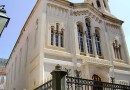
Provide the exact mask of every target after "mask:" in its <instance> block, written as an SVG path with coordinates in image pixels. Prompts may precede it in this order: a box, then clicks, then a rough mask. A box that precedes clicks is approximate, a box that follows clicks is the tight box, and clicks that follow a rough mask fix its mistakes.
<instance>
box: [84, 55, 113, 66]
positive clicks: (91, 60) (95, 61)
mask: <svg viewBox="0 0 130 90" xmlns="http://www.w3.org/2000/svg"><path fill="white" fill-rule="evenodd" d="M87 63H91V64H95V65H102V66H105V67H111V66H112V64H111V62H110V61H109V60H105V59H99V58H95V57H94V58H93V57H84V59H83V64H87Z"/></svg>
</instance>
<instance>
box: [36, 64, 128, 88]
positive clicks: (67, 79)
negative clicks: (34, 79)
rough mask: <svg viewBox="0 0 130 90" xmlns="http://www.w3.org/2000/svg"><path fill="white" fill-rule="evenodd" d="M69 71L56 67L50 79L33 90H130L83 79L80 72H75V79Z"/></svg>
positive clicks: (122, 86) (118, 85)
mask: <svg viewBox="0 0 130 90" xmlns="http://www.w3.org/2000/svg"><path fill="white" fill-rule="evenodd" d="M68 72H69V70H67V71H64V70H62V68H61V67H60V66H59V65H57V66H56V68H55V70H53V71H52V72H51V75H52V79H51V80H49V81H48V82H46V83H45V84H43V85H41V86H39V87H38V88H36V89H34V90H130V86H126V85H120V84H115V83H114V78H112V83H107V82H100V81H95V80H88V79H83V78H81V77H80V76H81V75H80V71H78V70H77V71H75V73H76V77H71V76H69V73H68Z"/></svg>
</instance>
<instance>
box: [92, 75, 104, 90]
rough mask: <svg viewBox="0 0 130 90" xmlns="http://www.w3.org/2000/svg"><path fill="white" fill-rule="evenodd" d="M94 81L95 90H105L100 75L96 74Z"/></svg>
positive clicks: (93, 77)
mask: <svg viewBox="0 0 130 90" xmlns="http://www.w3.org/2000/svg"><path fill="white" fill-rule="evenodd" d="M92 79H93V80H94V86H93V90H103V86H102V80H101V78H100V77H99V76H98V75H96V74H94V75H93V76H92Z"/></svg>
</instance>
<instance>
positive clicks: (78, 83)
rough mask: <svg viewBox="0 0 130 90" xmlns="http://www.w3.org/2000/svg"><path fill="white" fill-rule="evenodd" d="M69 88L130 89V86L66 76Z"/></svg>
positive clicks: (73, 89)
mask: <svg viewBox="0 0 130 90" xmlns="http://www.w3.org/2000/svg"><path fill="white" fill-rule="evenodd" d="M66 84H67V85H66V87H67V90H130V86H125V85H119V84H113V83H107V82H99V81H94V80H88V79H82V78H76V77H69V76H67V77H66Z"/></svg>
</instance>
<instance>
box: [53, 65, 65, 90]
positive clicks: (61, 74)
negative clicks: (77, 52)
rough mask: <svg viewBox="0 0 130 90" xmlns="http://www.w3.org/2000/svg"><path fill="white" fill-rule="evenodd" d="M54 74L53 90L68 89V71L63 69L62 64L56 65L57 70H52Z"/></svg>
mask: <svg viewBox="0 0 130 90" xmlns="http://www.w3.org/2000/svg"><path fill="white" fill-rule="evenodd" d="M51 75H52V90H65V89H66V85H65V84H66V80H65V76H66V75H67V72H66V71H65V70H63V69H62V67H61V66H60V65H57V66H56V67H55V70H53V71H52V72H51Z"/></svg>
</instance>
